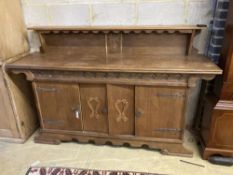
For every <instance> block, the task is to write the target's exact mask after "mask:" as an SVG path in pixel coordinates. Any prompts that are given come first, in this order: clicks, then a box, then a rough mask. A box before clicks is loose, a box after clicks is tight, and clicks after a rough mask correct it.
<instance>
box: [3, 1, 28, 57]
mask: <svg viewBox="0 0 233 175" xmlns="http://www.w3.org/2000/svg"><path fill="white" fill-rule="evenodd" d="M0 7H1V10H0V26H1V27H0V50H1V52H0V60H3V59H7V58H10V57H14V56H16V55H18V54H21V53H24V52H26V51H28V49H29V47H28V42H27V33H26V29H25V25H24V21H23V12H22V9H21V4H20V0H10V1H9V0H1V1H0Z"/></svg>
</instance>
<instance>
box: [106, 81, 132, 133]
mask: <svg viewBox="0 0 233 175" xmlns="http://www.w3.org/2000/svg"><path fill="white" fill-rule="evenodd" d="M108 117H109V133H110V135H134V125H135V124H134V86H123V85H122V86H121V85H119V86H118V85H108Z"/></svg>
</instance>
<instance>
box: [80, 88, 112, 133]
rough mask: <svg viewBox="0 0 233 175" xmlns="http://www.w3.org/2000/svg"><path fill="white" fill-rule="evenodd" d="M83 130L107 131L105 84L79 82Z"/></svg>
mask: <svg viewBox="0 0 233 175" xmlns="http://www.w3.org/2000/svg"><path fill="white" fill-rule="evenodd" d="M80 93H81V103H82V116H83V127H84V131H91V132H102V133H108V119H107V113H108V112H107V101H106V95H107V94H106V85H101V84H100V85H99V84H81V85H80Z"/></svg>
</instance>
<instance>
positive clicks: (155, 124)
mask: <svg viewBox="0 0 233 175" xmlns="http://www.w3.org/2000/svg"><path fill="white" fill-rule="evenodd" d="M185 93H186V91H185V89H182V88H180V89H179V88H168V87H166V88H165V87H149V86H137V87H136V88H135V115H136V119H135V120H136V135H137V136H148V137H158V138H176V139H181V136H182V128H183V113H184V105H185V96H186V94H185Z"/></svg>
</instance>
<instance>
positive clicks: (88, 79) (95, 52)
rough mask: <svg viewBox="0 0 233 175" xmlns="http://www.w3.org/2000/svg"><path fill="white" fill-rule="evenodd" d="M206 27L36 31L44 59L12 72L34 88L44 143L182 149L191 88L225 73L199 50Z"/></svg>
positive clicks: (16, 65) (24, 61) (30, 59)
mask: <svg viewBox="0 0 233 175" xmlns="http://www.w3.org/2000/svg"><path fill="white" fill-rule="evenodd" d="M204 28H205V27H204V26H140V27H137V26H132V27H123V26H114V27H108V26H105V27H53V28H49V27H32V28H30V29H31V30H35V31H36V32H38V34H39V36H40V40H41V52H40V53H33V54H29V55H27V56H25V57H23V58H21V59H19V60H18V61H15V62H13V63H10V64H8V65H7V66H6V67H7V70H8V72H10V73H12V74H24V75H25V77H26V79H27V80H28V81H30V82H31V84H32V88H33V91H34V96H35V103H36V105H37V109H38V114H39V116H40V127H41V129H40V133H39V136H38V137H36V138H35V141H36V142H39V143H52V144H59V143H60V142H61V141H72V140H74V141H79V142H94V143H96V144H105V143H109V142H111V143H112V144H113V145H124V144H129V145H130V146H133V147H141V146H144V145H146V146H148V147H150V148H156V149H160V150H161V151H162V152H163V153H165V154H170V155H180V156H191V155H192V152H191V151H189V150H187V149H186V148H184V147H183V134H184V129H185V126H184V121H185V117H184V111H185V109H186V100H187V95H188V91H189V88H190V87H192V86H195V84H196V81H197V80H198V79H205V80H211V79H212V78H214V76H215V75H217V74H221V73H222V70H221V69H220V68H218V67H217V66H216V65H215V64H214V63H212V62H211V61H210V60H209V59H208V58H206V57H205V56H203V55H198V54H197V51H196V50H195V49H194V48H193V40H194V36H195V35H196V34H197V33H198V32H200V30H202V29H204Z"/></svg>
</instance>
